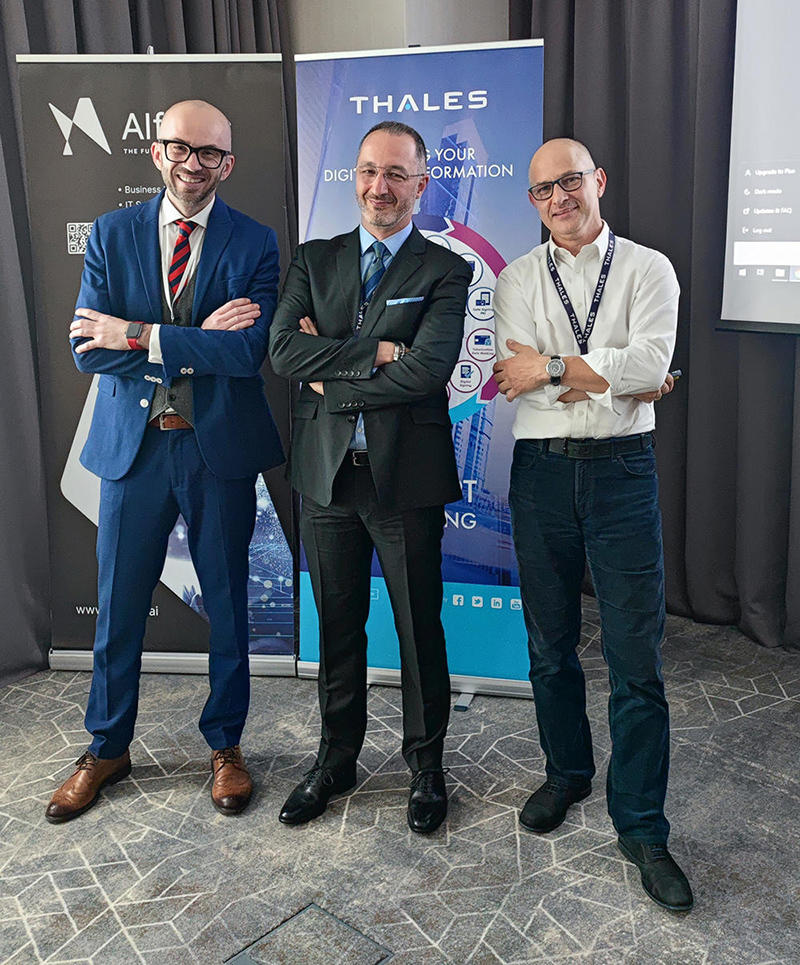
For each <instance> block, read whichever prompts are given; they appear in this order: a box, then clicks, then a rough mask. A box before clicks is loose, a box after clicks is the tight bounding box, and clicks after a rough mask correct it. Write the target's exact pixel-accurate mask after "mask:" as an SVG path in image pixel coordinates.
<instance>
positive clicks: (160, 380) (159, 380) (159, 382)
mask: <svg viewBox="0 0 800 965" xmlns="http://www.w3.org/2000/svg"><path fill="white" fill-rule="evenodd" d="M163 381H164V380H163V379H158V378H157V379H156V382H158V384H159V385H161V383H162V382H163Z"/></svg>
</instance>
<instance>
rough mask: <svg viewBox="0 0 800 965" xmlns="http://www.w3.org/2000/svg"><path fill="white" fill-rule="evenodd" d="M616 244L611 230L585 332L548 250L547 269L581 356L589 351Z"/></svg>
mask: <svg viewBox="0 0 800 965" xmlns="http://www.w3.org/2000/svg"><path fill="white" fill-rule="evenodd" d="M615 242H616V239H615V237H614V232H613V231H611V230H610V229H609V232H608V248H606V256H605V258H604V259H603V267H602V268H601V269H600V277H599V278H598V279H597V287H596V288H595V290H594V297H593V298H592V305H591V308H590V309H589V317H588V318H587V319H586V325H585V327H584V329H583V331H581V326H580V324H579V323H578V316H577V315H576V314H575V309H574V308H573V307H572V302H571V300H570V297H569V295H568V294H567V290H566V288H564V282H563V281H561V275H559V273H558V268H556V264H555V262H554V261H553V256H552V255H551V254H550V249H549V247H548V249H547V267H548V268H549V269H550V277H551V278H552V279H553V284H554V285H555V286H556V291H557V292H558V296H559V298H560V299H561V304H562V305H563V306H564V311H565V312H566V313H567V318H568V319H569V323H570V325H571V326H572V331H573V332H574V333H575V341H576V342H577V343H578V348H579V349H580V350H581V355H586V353H587V352H588V351H589V345H588V343H589V336H590V335H591V334H592V329H593V328H594V321H595V319H596V318H597V310H598V309H599V308H600V299H601V298H602V297H603V289H604V288H605V287H606V279H607V278H608V269H609V268H610V267H611V259H612V258H613V257H614V245H615Z"/></svg>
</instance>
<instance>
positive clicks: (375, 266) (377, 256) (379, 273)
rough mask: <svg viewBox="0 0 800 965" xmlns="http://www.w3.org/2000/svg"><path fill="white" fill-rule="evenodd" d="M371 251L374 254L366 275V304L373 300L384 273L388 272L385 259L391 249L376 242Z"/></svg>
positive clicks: (380, 242)
mask: <svg viewBox="0 0 800 965" xmlns="http://www.w3.org/2000/svg"><path fill="white" fill-rule="evenodd" d="M369 250H370V251H371V252H372V261H371V262H370V264H369V265H368V266H367V270H366V272H365V274H364V302H368V301H369V300H370V298H372V295H373V292H374V291H375V289H376V288H377V287H378V282H379V281H380V280H381V278H383V273H384V272H385V271H386V265H385V264H384V262H383V259H384V258H385V257H386V255H387V254H388V253H389V249H388V248H387V247H386V245H385V244H384V243H383V242H382V241H376V242H375V244H373V245H371V246H370V249H369Z"/></svg>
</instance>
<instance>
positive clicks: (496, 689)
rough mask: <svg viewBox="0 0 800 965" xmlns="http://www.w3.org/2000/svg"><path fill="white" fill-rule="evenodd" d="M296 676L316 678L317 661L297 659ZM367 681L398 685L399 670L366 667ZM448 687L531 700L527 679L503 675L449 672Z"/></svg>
mask: <svg viewBox="0 0 800 965" xmlns="http://www.w3.org/2000/svg"><path fill="white" fill-rule="evenodd" d="M297 676H298V677H300V678H301V679H304V680H316V678H317V677H318V676H319V663H313V662H312V661H310V660H298V661H297ZM367 683H368V684H377V685H378V686H379V687H399V686H400V671H399V670H387V669H385V668H383V667H368V668H367ZM450 689H451V690H452V691H453V693H457V694H483V695H485V696H489V697H523V698H525V699H526V700H533V693H532V692H531V685H530V684H529V683H528V681H527V680H506V679H505V678H503V677H467V676H465V675H464V674H450Z"/></svg>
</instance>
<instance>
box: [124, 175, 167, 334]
mask: <svg viewBox="0 0 800 965" xmlns="http://www.w3.org/2000/svg"><path fill="white" fill-rule="evenodd" d="M163 196H164V192H163V191H161V192H160V193H159V194H158V195H156V197H155V198H153V199H152V200H151V201H147V202H146V203H145V204H143V205H141V206H140V208H139V213H138V215H137V216H136V218H134V220H133V221H132V222H131V231H132V233H133V247H134V249H135V251H136V258H137V259H138V262H139V271H140V272H141V275H142V288H143V289H144V291H145V293H146V295H147V304H148V305H149V307H150V317H151V320H152V321H153V322H155V323H158V322H160V321H161V289H162V286H163V284H164V282H163V279H162V277H161V245H160V244H159V239H158V212H159V209H160V207H161V199H162V197H163Z"/></svg>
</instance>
